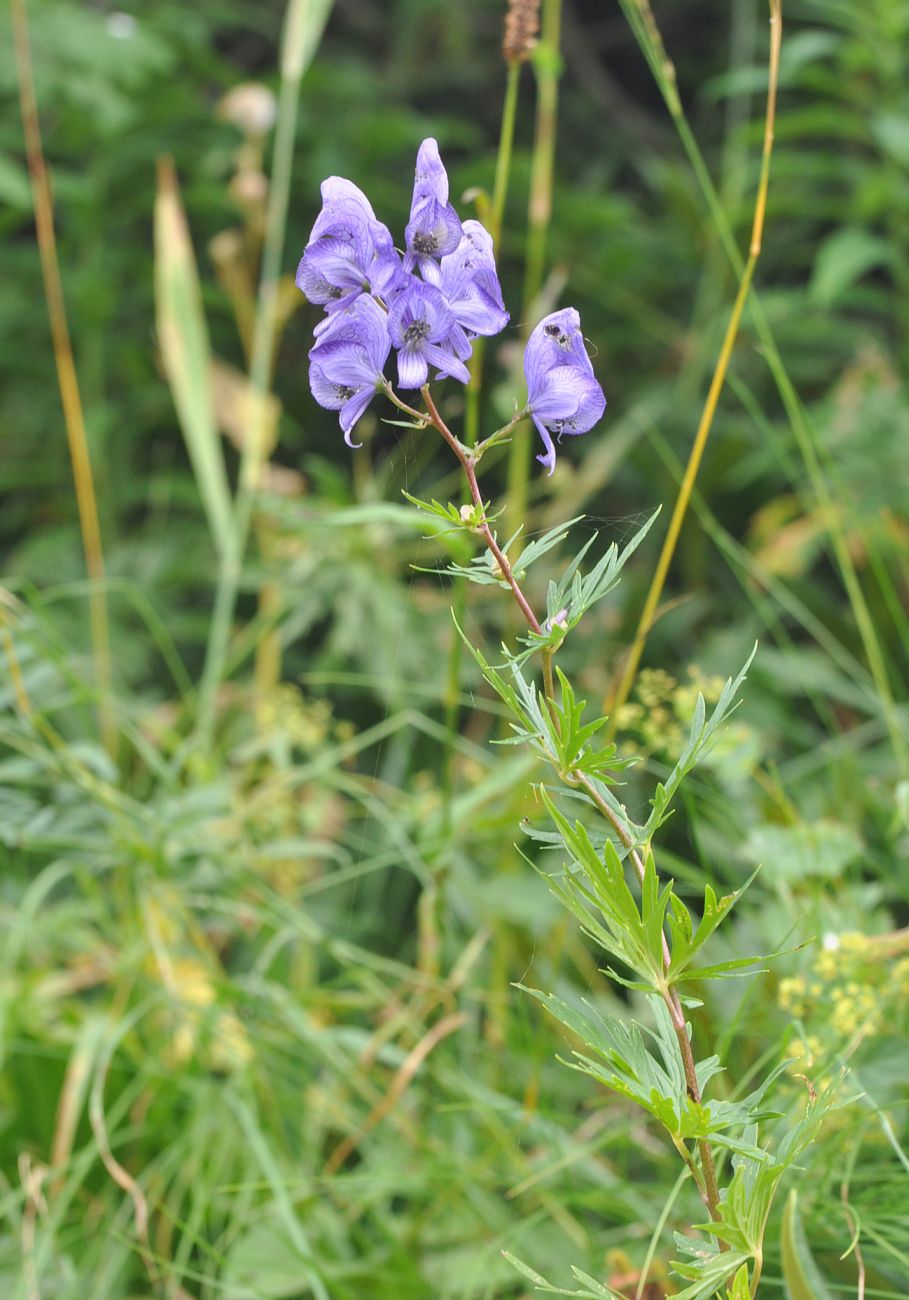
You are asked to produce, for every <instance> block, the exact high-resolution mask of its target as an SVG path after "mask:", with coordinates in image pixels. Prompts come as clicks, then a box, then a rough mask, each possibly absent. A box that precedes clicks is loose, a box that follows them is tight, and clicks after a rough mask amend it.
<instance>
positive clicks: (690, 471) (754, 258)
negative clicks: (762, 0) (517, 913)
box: [608, 0, 782, 734]
mask: <svg viewBox="0 0 909 1300" xmlns="http://www.w3.org/2000/svg"><path fill="white" fill-rule="evenodd" d="M643 8H644V6H643V5H641V4H638V5H637V12H638V14H639V15H640V13H641V10H642V9H643ZM647 12H649V9H648V10H647ZM770 15H771V17H770V56H769V70H768V84H767V110H766V114H765V118H764V144H763V150H762V154H761V171H760V178H759V181H758V190H757V197H756V200H755V205H754V217H753V220H752V226H751V242H750V245H749V250H748V258H747V260H746V262H745V264H744V267H743V271H742V276H741V279H740V281H739V287H738V292H737V293H736V296H735V301H734V302H733V305H732V311H731V312H730V315H729V321H728V323H727V325H726V331H725V334H724V336H723V342H722V345H721V347H720V354H719V357H718V358H717V362H716V366H715V367H714V371H713V377H712V379H711V381H710V387H709V389H708V391H707V398H706V401H705V403H704V409H703V411H702V413H701V419H700V422H699V423H698V427H697V431H696V433H695V436H694V442H693V444H692V447H691V452H690V454H689V457H688V464H687V466H686V468H685V474H684V477H683V479H682V484H681V487H680V488H679V494H678V496H677V498H676V502H675V506H674V508H673V512H672V516H671V518H670V520H669V527H668V529H667V532H666V537H665V539H664V541H663V546H662V549H661V551H660V556H659V559H658V560H657V565H656V569H655V570H654V573H653V577H652V578H651V581H650V587H649V589H648V591H647V597H646V599H645V601H644V607H643V609H642V611H641V615H640V618H639V620H638V626H637V630H636V632H635V635H634V639H633V641H632V643H631V646H630V648H629V650H628V653H627V655H626V657H625V661H624V664H623V668H622V673H621V676H620V677H619V680H618V684H617V686H616V688H615V690H614V691H613V693H612V697H611V699H610V700H609V702H608V709H609V712H610V715H611V717H610V723H609V730H610V732H612V733H613V734H614V731H615V726H616V717H617V715H618V713H619V711H620V710H621V708H622V705H623V704H624V703H625V701H626V700H627V699H628V695H629V692H630V691H631V687H632V685H633V683H634V679H635V675H636V673H637V669H638V664H639V663H640V660H641V655H642V653H643V650H644V645H645V643H646V640H647V636H648V634H649V632H650V629H651V627H652V626H653V623H654V618H655V615H656V612H657V607H658V605H659V602H660V598H661V596H662V594H663V587H664V585H665V582H666V575H667V573H668V572H669V566H670V564H671V562H672V558H673V556H674V554H675V549H676V545H677V543H678V539H679V534H680V532H681V529H682V523H683V521H684V519H685V515H686V513H687V510H688V503H689V501H690V500H691V493H692V490H693V488H694V484H695V480H696V479H697V475H698V470H699V469H700V465H701V460H702V458H703V455H704V449H705V447H706V446H707V439H708V437H709V435H710V430H711V429H712V427H713V421H714V418H715V416H716V410H717V405H718V403H719V399H720V394H721V392H722V391H723V385H724V384H725V381H726V373H727V371H728V369H729V362H730V359H731V357H732V351H733V348H734V347H735V341H736V338H737V336H738V332H739V326H740V324H741V320H742V312H743V311H744V308H745V301H746V299H747V297H748V292H749V289H750V288H751V281H752V278H753V276H754V271H755V267H756V266H757V262H758V258H759V257H760V254H761V240H762V237H763V232H764V217H765V214H766V210H767V192H768V188H769V184H770V158H771V154H772V152H773V127H774V120H775V116H776V96H777V85H778V79H779V61H780V42H781V38H782V13H781V0H770ZM645 30H649V29H647V28H645ZM660 48H662V47H660ZM658 65H659V66H660V68H661V69H663V68H664V67H665V61H664V60H658ZM669 66H670V67H671V65H669ZM664 75H667V74H665V73H664ZM667 85H668V86H671V88H672V93H673V95H674V96H675V100H676V101H677V99H678V96H677V94H675V86H674V78H673V79H669V78H668V77H667Z"/></svg>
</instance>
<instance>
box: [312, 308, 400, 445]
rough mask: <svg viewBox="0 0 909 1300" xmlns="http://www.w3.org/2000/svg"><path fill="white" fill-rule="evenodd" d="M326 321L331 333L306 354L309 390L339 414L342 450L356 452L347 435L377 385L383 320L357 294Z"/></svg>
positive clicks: (384, 341)
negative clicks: (330, 324)
mask: <svg viewBox="0 0 909 1300" xmlns="http://www.w3.org/2000/svg"><path fill="white" fill-rule="evenodd" d="M330 319H331V320H332V328H331V329H330V330H329V331H328V332H326V333H324V334H323V335H322V336H321V338H320V339H319V340H318V342H317V343H316V345H315V347H314V348H313V349H312V351H311V352H310V354H309V386H310V388H311V389H312V395H313V397H314V398H315V399H316V401H317V402H318V403H319V405H320V406H324V407H326V408H327V409H328V410H329V411H338V412H340V416H339V419H340V424H341V428H342V429H343V430H344V441H345V442H346V443H347V445H348V446H349V447H359V446H360V445H361V444H360V443H357V442H353V441H352V440H351V436H350V435H351V430H352V429H353V427H354V425H355V424H356V422H357V420H359V418H360V416H361V415H362V414H363V413H364V411H365V410H366V408H367V406H368V405H369V403H370V402H371V401H372V399H373V398H374V397H375V395H376V393H377V391H378V390H379V388H380V387H381V385H382V382H383V375H382V369H383V367H384V365H385V362H386V361H387V360H388V353H389V352H390V351H391V339H390V338H389V337H388V318H387V316H386V314H385V312H384V311H383V310H382V308H381V307H380V306H379V304H378V303H377V302H376V300H375V298H371V297H369V295H368V294H360V296H359V297H358V298H357V299H356V300H355V301H354V302H353V303H352V304H351V305H350V306H348V307H347V308H346V309H345V310H344V311H341V312H338V313H337V314H336V315H335V316H333V317H331V318H330Z"/></svg>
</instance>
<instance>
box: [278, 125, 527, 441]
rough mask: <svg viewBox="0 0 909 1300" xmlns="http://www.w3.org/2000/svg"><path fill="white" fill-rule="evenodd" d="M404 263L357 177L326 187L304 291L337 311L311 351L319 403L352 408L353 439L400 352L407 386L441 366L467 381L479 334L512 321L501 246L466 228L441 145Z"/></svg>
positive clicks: (420, 157)
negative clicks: (498, 257) (497, 254)
mask: <svg viewBox="0 0 909 1300" xmlns="http://www.w3.org/2000/svg"><path fill="white" fill-rule="evenodd" d="M405 238H406V251H405V253H404V256H403V258H402V257H401V255H400V254H399V253H398V251H397V249H396V248H395V246H394V242H393V240H392V237H391V233H390V231H389V229H388V227H387V226H385V225H383V224H382V222H381V221H378V220H377V219H376V215H375V213H374V212H373V210H372V206H371V204H370V202H369V200H368V199H367V197H366V195H365V194H363V192H362V191H361V190H359V189H358V188H357V187H356V185H354V184H353V183H352V182H351V181H347V180H343V179H342V178H341V177H339V176H330V177H329V178H328V180H327V181H324V182H323V184H322V211H321V212H320V213H319V216H318V217H317V218H316V223H315V225H314V226H313V229H312V234H311V235H310V237H309V243H308V244H307V245H306V249H305V251H304V253H303V256H302V258H301V259H300V265H299V267H298V268H297V285H298V287H299V288H300V289H302V291H303V292H304V293H305V294H306V296H307V298H308V299H309V300H310V302H317V303H320V304H321V305H323V306H324V307H325V312H326V314H325V317H324V318H323V320H322V321H320V323H319V324H318V325H317V327H316V331H315V334H316V342H315V346H314V347H313V348H312V350H311V352H310V354H309V360H310V371H309V377H310V386H311V388H312V391H313V396H314V397H315V399H316V401H317V402H319V403H320V404H321V405H322V406H325V407H327V408H328V409H329V410H331V411H338V412H340V421H341V428H342V429H343V430H344V437H345V439H346V441H347V442H348V443H349V444H350V445H351V446H354V445H355V444H354V443H352V442H351V437H350V435H351V431H352V429H353V427H354V425H355V424H356V422H357V420H359V418H360V416H361V415H362V414H363V412H364V411H365V410H366V408H367V406H368V405H369V403H370V401H371V400H372V398H373V397H374V395H375V393H376V392H377V391H378V389H379V388H380V387H381V386H382V381H383V376H382V371H383V368H384V366H385V362H386V361H387V360H388V354H389V352H390V351H391V349H392V347H394V348H395V350H396V352H397V354H398V356H397V359H398V385H399V387H401V388H421V387H422V386H423V385H424V384H425V383H427V382H428V380H429V369H430V366H431V367H432V368H433V369H434V370H435V371H436V372H437V374H441V375H450V376H452V378H454V379H459V380H460V381H461V383H463V384H466V383H467V381H468V379H469V378H470V376H469V373H468V370H467V367H466V366H465V364H464V362H465V361H466V360H467V358H468V357H469V356H470V354H471V351H472V345H471V339H472V338H475V337H476V336H477V335H478V334H484V335H493V334H498V333H499V332H500V331H501V330H503V329H504V328H505V326H506V324H507V323H508V312H507V311H506V310H505V305H504V303H503V302H502V290H501V289H500V287H499V278H498V275H497V274H496V266H495V259H494V257H493V253H492V239H491V238H490V236H489V234H488V233H487V231H485V230H484V229H483V227H482V226H481V225H480V223H479V222H478V221H465V222H463V223H462V222H461V220H460V218H459V217H458V214H457V213H456V212H455V210H454V208H453V207H452V206H451V204H450V203H449V202H448V176H447V174H446V172H445V168H444V166H443V165H442V160H441V158H440V157H439V147H438V145H437V144H436V142H435V140H432V139H429V140H424V141H423V143H422V144H421V145H420V151H419V153H418V154H417V169H416V178H415V180H414V187H413V200H412V202H411V206H410V221H409V222H408V223H407V230H406V232H405Z"/></svg>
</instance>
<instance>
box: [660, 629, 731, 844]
mask: <svg viewBox="0 0 909 1300" xmlns="http://www.w3.org/2000/svg"><path fill="white" fill-rule="evenodd" d="M756 654H757V646H755V647H754V649H753V650H752V652H751V654H750V655H749V656H748V660H747V662H746V664H745V666H744V667H743V668H742V670H741V672H740V673H739V675H738V676H737V677H735V678H731V677H730V678H729V679H728V680H727V682H726V684H725V686H724V687H723V690H722V692H721V693H720V698H719V699H718V700H717V702H716V705H715V707H714V710H713V713H712V714H711V715H710V717H709V719H708V717H707V706H706V704H705V702H704V697H703V695H701V694H698V698H697V703H696V704H695V709H694V717H693V719H692V722H691V730H690V732H689V735H688V743H687V745H686V746H685V748H684V750H683V751H682V754H681V757H680V758H679V761H678V762H677V763H676V765H675V767H674V768H673V769H672V771H671V773H670V774H669V777H668V778H667V780H666V781H665V782H664V783H663V782H661V783H660V784H659V785H658V786H657V788H656V792H655V793H654V796H653V798H652V799H651V801H650V803H651V813H650V816H649V817H648V818H647V821H646V823H645V825H644V828H643V837H644V839H650V837H651V836H652V835H653V834H654V833H655V832H656V831H657V830H658V829H659V827H660V826H662V825H663V823H664V822H665V821H666V820H667V818H668V817H669V816H670V804H671V803H672V800H673V799H674V797H675V795H676V794H677V792H678V789H679V786H680V785H681V784H682V781H683V780H684V778H685V777H686V776H687V775H688V773H689V772H690V771H691V770H692V768H694V767H696V766H697V764H698V763H699V762H700V760H701V759H702V758H703V757H704V754H705V753H706V751H707V749H708V748H709V746H710V744H711V743H712V741H713V740H714V739H715V738H716V733H717V728H718V727H719V725H720V723H721V722H723V720H724V719H725V718H726V717H727V716H728V715H729V713H730V712H731V710H732V708H733V707H734V704H735V697H736V695H737V694H738V692H739V690H740V688H741V686H742V683H743V682H744V680H745V676H746V674H747V672H748V669H749V668H750V667H751V662H752V660H753V659H754V656H755V655H756Z"/></svg>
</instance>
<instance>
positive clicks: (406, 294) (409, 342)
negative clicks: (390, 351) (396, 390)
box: [388, 279, 470, 388]
mask: <svg viewBox="0 0 909 1300" xmlns="http://www.w3.org/2000/svg"><path fill="white" fill-rule="evenodd" d="M455 324H456V322H455V318H454V315H453V314H452V312H451V310H450V309H449V307H448V306H447V305H446V303H445V299H444V298H443V297H442V294H441V293H440V292H439V290H438V289H436V288H435V287H434V286H433V285H431V284H424V283H423V282H422V280H417V279H411V282H410V284H409V286H408V287H407V288H406V289H404V290H403V291H402V293H401V294H400V295H399V296H398V297H397V298H395V300H394V302H393V303H392V305H391V307H390V309H389V312H388V333H389V334H390V335H391V341H392V343H393V344H394V346H395V347H396V348H397V349H398V383H399V384H400V386H401V388H422V386H423V385H424V384H425V383H426V382H427V380H428V378H429V367H430V366H435V368H436V369H437V370H439V371H441V373H442V374H443V375H451V376H452V378H454V379H459V380H460V381H461V383H462V384H466V383H467V382H468V380H469V379H470V373H469V371H468V369H467V367H466V366H465V365H464V362H463V361H460V360H459V359H458V358H457V357H456V356H454V354H453V353H452V352H451V351H450V350H449V346H450V345H449V338H450V336H451V333H452V330H453V329H454V327H455Z"/></svg>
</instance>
